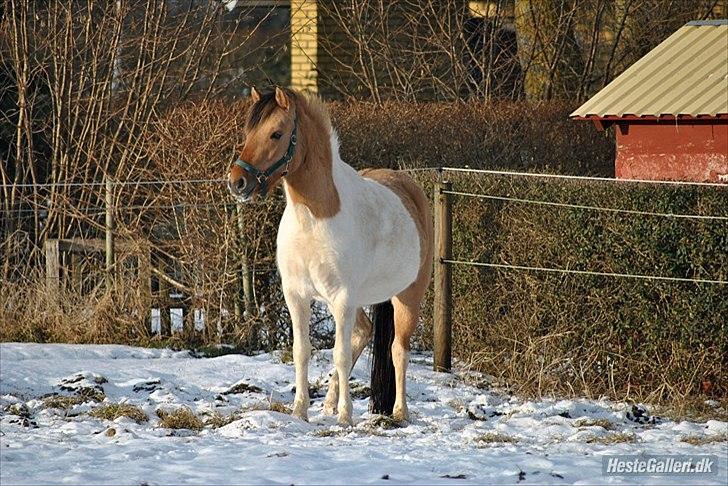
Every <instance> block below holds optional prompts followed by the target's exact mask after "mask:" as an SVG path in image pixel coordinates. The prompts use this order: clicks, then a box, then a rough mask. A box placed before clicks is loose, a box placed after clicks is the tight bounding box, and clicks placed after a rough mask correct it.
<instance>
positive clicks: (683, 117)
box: [569, 113, 728, 121]
mask: <svg viewBox="0 0 728 486" xmlns="http://www.w3.org/2000/svg"><path fill="white" fill-rule="evenodd" d="M569 118H570V119H572V120H604V121H619V120H624V121H635V120H646V121H656V120H711V119H715V120H728V113H716V114H715V115H711V114H702V115H670V114H668V115H659V116H657V115H622V116H618V115H603V116H600V115H584V116H582V115H575V114H573V113H572V114H571V115H569Z"/></svg>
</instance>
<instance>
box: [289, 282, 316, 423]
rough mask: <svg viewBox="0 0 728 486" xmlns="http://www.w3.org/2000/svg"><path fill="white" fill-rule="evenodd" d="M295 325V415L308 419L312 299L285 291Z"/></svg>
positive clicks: (292, 322)
mask: <svg viewBox="0 0 728 486" xmlns="http://www.w3.org/2000/svg"><path fill="white" fill-rule="evenodd" d="M283 294H284V297H285V299H286V305H287V306H288V312H290V314H291V324H292V325H293V364H294V366H295V367H296V398H295V399H294V401H293V415H294V416H295V417H298V418H300V419H301V420H305V421H308V405H309V398H308V361H309V359H310V358H311V338H310V336H309V323H310V321H311V301H310V300H309V299H305V298H301V297H300V296H298V295H296V294H293V293H291V292H286V291H285V290H284V292H283Z"/></svg>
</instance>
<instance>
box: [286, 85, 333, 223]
mask: <svg viewBox="0 0 728 486" xmlns="http://www.w3.org/2000/svg"><path fill="white" fill-rule="evenodd" d="M295 100H296V112H297V116H298V130H299V137H298V140H299V141H298V147H297V149H296V152H297V155H296V157H294V162H293V163H292V164H291V170H290V172H289V173H288V175H287V176H286V177H285V181H286V183H287V185H288V190H289V195H290V198H291V202H292V203H295V204H303V205H305V206H306V207H307V208H308V209H309V210H310V211H311V214H312V215H313V216H314V217H315V218H332V217H334V216H336V215H337V214H338V212H339V210H340V209H341V201H340V200H339V193H338V191H337V190H336V186H335V185H334V177H333V174H332V165H333V159H332V154H331V121H330V119H329V115H328V113H327V112H326V108H325V106H324V104H323V102H321V100H319V99H317V98H306V97H303V96H296V97H295Z"/></svg>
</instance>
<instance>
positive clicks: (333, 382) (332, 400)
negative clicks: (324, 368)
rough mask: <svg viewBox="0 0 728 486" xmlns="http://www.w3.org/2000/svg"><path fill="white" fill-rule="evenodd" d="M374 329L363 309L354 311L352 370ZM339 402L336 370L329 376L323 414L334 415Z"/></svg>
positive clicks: (370, 338)
mask: <svg viewBox="0 0 728 486" xmlns="http://www.w3.org/2000/svg"><path fill="white" fill-rule="evenodd" d="M373 332H374V328H373V326H372V321H371V320H370V319H369V317H367V315H366V314H365V313H364V310H363V309H361V308H360V309H358V310H357V311H356V324H355V325H354V331H353V333H352V335H351V366H352V369H353V368H354V365H355V364H356V361H357V360H358V359H359V356H361V353H362V351H364V348H366V347H367V344H369V341H371V340H372V334H373ZM338 400H339V373H337V372H336V370H334V371H333V373H332V374H331V378H329V389H328V391H327V392H326V399H325V400H324V413H326V414H328V415H334V414H336V402H337V401H338Z"/></svg>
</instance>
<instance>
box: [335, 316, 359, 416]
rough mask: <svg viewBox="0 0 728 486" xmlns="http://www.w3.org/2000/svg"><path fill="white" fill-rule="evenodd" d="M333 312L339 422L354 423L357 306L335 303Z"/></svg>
mask: <svg viewBox="0 0 728 486" xmlns="http://www.w3.org/2000/svg"><path fill="white" fill-rule="evenodd" d="M331 313H332V314H333V316H334V321H336V342H335V343H334V366H335V367H336V374H337V375H338V379H339V406H338V408H339V420H338V422H339V424H341V425H353V424H354V422H353V421H352V419H351V409H352V406H351V396H350V395H349V375H350V374H351V362H352V355H351V333H352V329H353V327H354V319H355V318H356V307H353V306H351V305H348V304H338V305H333V306H332V309H331Z"/></svg>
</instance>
